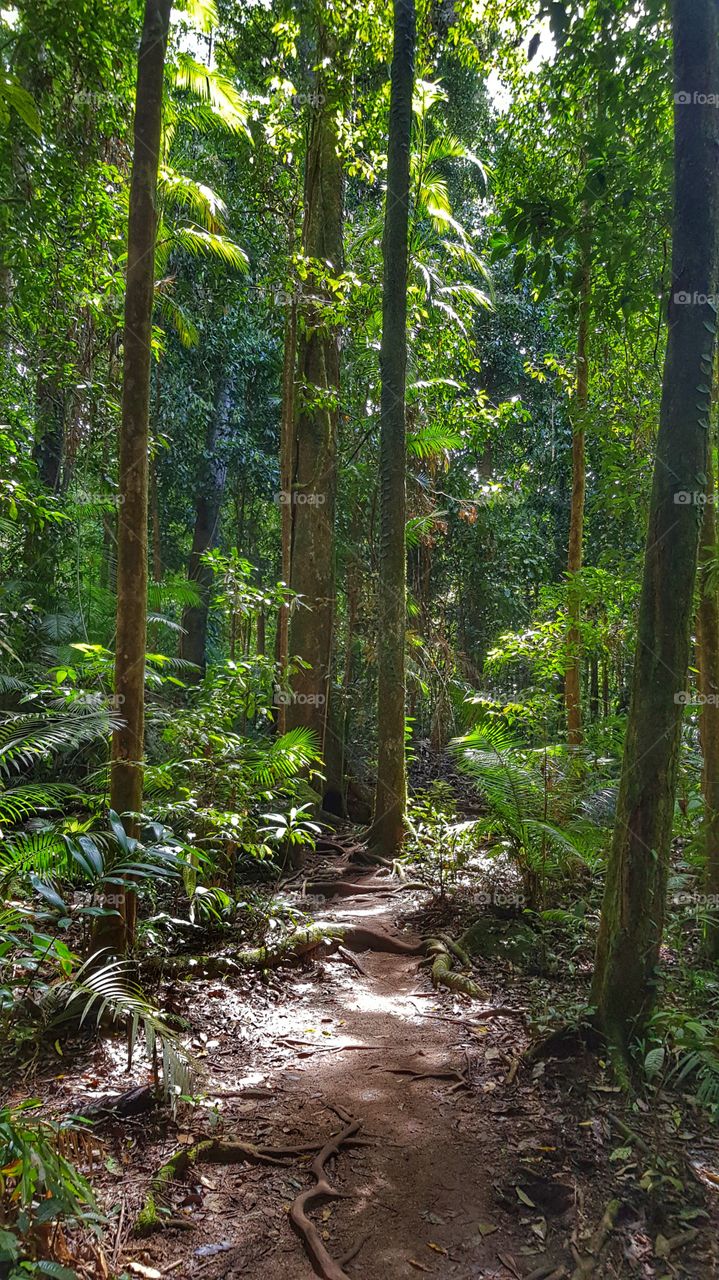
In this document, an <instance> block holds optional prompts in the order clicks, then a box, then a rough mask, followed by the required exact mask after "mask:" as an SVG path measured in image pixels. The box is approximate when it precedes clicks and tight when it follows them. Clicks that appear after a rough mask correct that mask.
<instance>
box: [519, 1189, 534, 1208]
mask: <svg viewBox="0 0 719 1280" xmlns="http://www.w3.org/2000/svg"><path fill="white" fill-rule="evenodd" d="M514 1190H515V1191H516V1193H517V1199H518V1200H521V1201H522V1204H526V1205H529V1208H530V1209H536V1207H537V1206H536V1204H535V1203H534V1201H533V1200H530V1198H529V1196H528V1195H527V1193H526V1191H522V1188H521V1187H515V1188H514Z"/></svg>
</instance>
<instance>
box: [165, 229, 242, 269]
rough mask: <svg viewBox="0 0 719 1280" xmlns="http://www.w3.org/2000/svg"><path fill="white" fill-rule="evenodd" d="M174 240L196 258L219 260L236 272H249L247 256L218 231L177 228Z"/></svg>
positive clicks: (173, 234) (173, 233)
mask: <svg viewBox="0 0 719 1280" xmlns="http://www.w3.org/2000/svg"><path fill="white" fill-rule="evenodd" d="M172 238H173V241H174V242H175V244H176V245H178V246H179V247H180V248H182V249H185V250H186V252H187V253H191V254H192V255H193V256H194V257H197V256H198V255H204V256H205V257H208V258H219V259H220V260H221V261H222V262H225V263H227V265H228V266H229V267H234V268H235V270H236V271H247V269H248V267H249V261H248V258H247V254H246V253H245V252H244V250H243V249H241V248H240V246H239V245H238V244H235V242H234V240H231V239H230V237H229V236H225V235H221V234H220V233H219V232H217V231H205V230H204V229H203V228H202V227H193V226H185V227H175V228H174V230H173V232H172Z"/></svg>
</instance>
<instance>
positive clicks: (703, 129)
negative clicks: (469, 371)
mask: <svg viewBox="0 0 719 1280" xmlns="http://www.w3.org/2000/svg"><path fill="white" fill-rule="evenodd" d="M672 22H673V33H674V91H675V108H674V128H675V141H674V155H675V159H674V184H675V185H674V218H673V236H672V241H673V243H672V293H673V296H672V298H671V299H670V304H669V336H668V342H667V350H666V358H665V364H664V384H663V392H662V407H661V417H660V425H659V435H658V439H657V453H656V462H655V469H654V484H653V489H652V497H651V504H650V511H649V529H648V536H647V547H646V554H645V560H644V581H643V586H642V597H641V604H640V610H639V634H638V638H637V651H636V659H635V666H634V676H633V684H632V695H631V703H630V708H629V721H628V726H627V737H626V742H625V748H624V760H623V765H622V778H621V785H620V793H619V802H618V809H617V823H616V828H615V833H614V842H613V846H612V851H611V855H610V860H609V865H608V868H607V879H606V885H605V892H604V903H603V906H602V917H601V924H600V930H599V940H598V946H597V958H596V967H595V974H594V984H593V992H592V999H593V1003H594V1004H595V1005H596V1007H597V1013H598V1020H599V1023H600V1025H601V1027H602V1029H603V1031H604V1032H605V1034H606V1036H607V1038H608V1040H609V1041H610V1042H611V1043H613V1044H615V1045H617V1046H618V1047H619V1048H620V1049H621V1050H623V1051H624V1052H626V1050H627V1048H628V1045H629V1042H630V1040H631V1037H632V1035H633V1033H634V1032H635V1031H637V1030H640V1029H641V1027H642V1025H643V1024H644V1022H645V1020H646V1017H647V1015H648V1014H649V1012H650V1011H651V1008H652V1005H653V1003H654V999H655V992H656V970H657V964H658V959H659V949H660V946H661V941H662V931H663V926H664V912H665V905H666V903H665V900H666V887H667V876H668V863H669V849H670V844H671V836H672V819H673V811H674V796H675V791H676V776H677V760H678V754H679V745H680V739H681V718H682V706H681V703H682V698H681V693H682V691H683V690H684V688H685V686H686V680H687V669H688V664H689V628H690V623H691V617H692V607H693V596H694V583H695V578H696V568H697V553H698V549H699V538H700V532H701V526H700V516H701V509H698V508H697V506H695V505H694V503H693V501H692V498H691V497H689V499H687V498H686V497H685V496H684V495H687V494H688V495H693V494H695V493H696V492H697V488H698V479H697V478H698V477H704V476H705V475H706V470H707V456H708V441H709V403H708V402H709V399H710V396H709V393H708V390H707V385H706V384H708V383H709V382H710V380H711V375H712V370H713V361H714V350H715V343H716V313H715V311H714V309H713V308H712V306H710V305H709V303H708V302H707V301H706V299H707V298H711V297H712V296H713V295H714V294H715V293H716V291H717V274H718V273H717V252H718V244H717V232H718V230H719V227H718V222H719V112H717V109H716V107H715V106H714V105H713V104H714V103H715V102H716V101H717V97H716V95H717V94H719V6H718V5H717V3H716V0H673V5H672ZM687 97H688V101H687Z"/></svg>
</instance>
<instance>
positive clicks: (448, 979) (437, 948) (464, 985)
mask: <svg viewBox="0 0 719 1280" xmlns="http://www.w3.org/2000/svg"><path fill="white" fill-rule="evenodd" d="M425 950H426V952H427V958H428V960H429V962H430V964H431V973H432V985H433V986H434V987H446V988H447V990H448V991H452V992H454V993H455V994H458V995H463V996H469V997H470V999H472V1000H488V999H489V992H487V991H484V990H483V989H482V987H480V986H479V985H478V983H476V982H474V981H473V980H472V979H471V978H468V977H466V976H465V975H464V974H462V973H456V972H455V970H454V968H453V958H452V953H451V952H450V951H449V949H448V947H447V944H446V942H445V941H443V940H442V939H441V938H429V939H428V940H427V942H426V944H425Z"/></svg>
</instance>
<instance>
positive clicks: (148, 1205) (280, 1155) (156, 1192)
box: [135, 1138, 319, 1236]
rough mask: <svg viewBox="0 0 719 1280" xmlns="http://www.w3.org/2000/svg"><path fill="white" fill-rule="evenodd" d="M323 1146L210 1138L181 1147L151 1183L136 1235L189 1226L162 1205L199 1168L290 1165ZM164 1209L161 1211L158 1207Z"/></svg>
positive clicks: (140, 1213) (137, 1222) (317, 1144)
mask: <svg viewBox="0 0 719 1280" xmlns="http://www.w3.org/2000/svg"><path fill="white" fill-rule="evenodd" d="M318 1146H319V1143H317V1142H311V1143H305V1144H300V1145H299V1146H291V1147H265V1146H255V1145H254V1143H251V1142H223V1141H221V1140H220V1139H219V1138H207V1139H205V1140H204V1141H203V1142H198V1143H196V1144H195V1146H194V1147H190V1146H187V1147H180V1150H179V1151H176V1152H175V1154H174V1155H172V1156H170V1159H169V1160H167V1161H166V1162H165V1164H163V1165H162V1167H161V1168H160V1169H158V1170H157V1173H156V1174H155V1175H154V1177H153V1179H152V1182H151V1183H150V1190H149V1192H148V1195H147V1197H146V1199H145V1203H144V1205H143V1206H142V1209H141V1210H140V1212H139V1214H138V1216H137V1219H136V1222H135V1234H136V1235H140V1236H145V1235H150V1234H151V1233H152V1232H153V1231H161V1230H162V1229H163V1227H166V1226H179V1225H180V1223H182V1225H183V1226H184V1225H186V1223H185V1222H184V1220H183V1219H180V1220H178V1219H176V1218H169V1217H166V1216H165V1214H164V1213H163V1211H162V1208H161V1206H162V1202H163V1200H164V1199H165V1197H166V1193H167V1191H168V1190H169V1188H170V1186H171V1184H172V1183H173V1182H175V1181H176V1180H177V1179H178V1178H181V1177H182V1176H183V1174H185V1173H186V1172H187V1170H188V1169H191V1168H193V1166H194V1165H196V1164H201V1163H203V1162H204V1163H207V1164H243V1163H244V1162H247V1163H248V1164H275V1165H286V1164H287V1163H288V1161H289V1160H290V1159H292V1157H294V1156H301V1155H309V1154H310V1153H311V1152H313V1151H317V1149H318ZM158 1206H160V1207H158Z"/></svg>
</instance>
